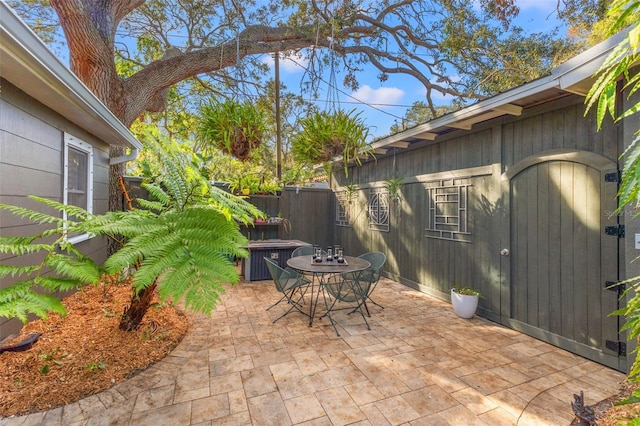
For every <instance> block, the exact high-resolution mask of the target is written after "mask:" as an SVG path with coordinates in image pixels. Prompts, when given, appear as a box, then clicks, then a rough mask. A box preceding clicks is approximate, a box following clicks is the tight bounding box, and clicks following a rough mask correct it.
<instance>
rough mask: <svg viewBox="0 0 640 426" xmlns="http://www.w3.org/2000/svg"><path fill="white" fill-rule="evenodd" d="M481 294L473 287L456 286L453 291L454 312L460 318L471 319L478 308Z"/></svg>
mask: <svg viewBox="0 0 640 426" xmlns="http://www.w3.org/2000/svg"><path fill="white" fill-rule="evenodd" d="M480 296H481V295H480V292H479V291H478V290H476V289H473V288H471V287H462V286H460V285H456V286H455V287H453V288H452V289H451V304H452V305H453V312H455V313H456V315H458V316H459V317H460V318H471V317H473V315H474V314H475V312H476V309H477V308H478V300H479V299H480Z"/></svg>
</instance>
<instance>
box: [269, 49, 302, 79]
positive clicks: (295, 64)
mask: <svg viewBox="0 0 640 426" xmlns="http://www.w3.org/2000/svg"><path fill="white" fill-rule="evenodd" d="M262 61H263V62H264V63H265V64H268V65H269V66H270V67H271V68H273V67H274V65H275V60H274V58H273V55H265V57H264V59H263V60H262ZM308 65H309V60H308V59H307V58H306V56H304V55H303V54H301V53H291V54H284V53H280V71H281V72H286V73H289V74H295V73H298V72H302V71H304V69H305V68H306V67H307V66H308Z"/></svg>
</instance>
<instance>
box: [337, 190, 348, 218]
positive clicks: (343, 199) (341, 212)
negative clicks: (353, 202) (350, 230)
mask: <svg viewBox="0 0 640 426" xmlns="http://www.w3.org/2000/svg"><path fill="white" fill-rule="evenodd" d="M336 199H337V203H336V225H337V226H349V204H348V202H349V201H348V200H347V193H346V191H342V192H338V193H337V194H336Z"/></svg>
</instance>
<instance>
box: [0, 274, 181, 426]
mask: <svg viewBox="0 0 640 426" xmlns="http://www.w3.org/2000/svg"><path fill="white" fill-rule="evenodd" d="M130 297H131V286H130V285H127V284H119V285H117V284H109V285H99V286H95V287H86V288H85V289H84V290H82V291H79V292H77V293H75V294H74V295H72V296H69V297H67V298H65V299H64V304H65V306H66V307H67V316H66V317H64V318H62V317H60V315H58V314H52V315H50V316H49V318H48V319H47V320H46V321H42V320H37V321H33V322H30V323H28V324H26V325H25V326H24V327H23V329H22V330H21V332H20V336H16V338H14V339H13V340H12V341H8V340H5V341H4V342H3V344H2V345H0V347H6V345H7V344H10V343H16V342H17V341H20V340H22V339H23V338H24V337H25V336H28V335H29V334H31V333H39V334H40V336H39V339H38V340H37V342H36V343H34V344H33V345H32V347H31V348H30V349H28V350H25V351H20V352H3V353H2V354H0V418H2V417H8V416H11V415H14V414H15V415H21V414H27V413H33V412H37V411H42V410H47V409H50V408H54V407H58V406H60V405H64V404H68V403H71V402H75V401H78V400H80V399H82V398H84V397H86V396H88V395H92V394H96V393H98V392H100V391H102V390H105V389H108V388H110V387H111V386H113V385H115V384H116V383H119V382H122V381H123V380H126V379H127V378H129V377H131V376H133V375H135V374H136V373H138V372H140V371H142V370H144V369H145V368H146V367H147V366H149V365H151V364H153V363H155V362H156V361H159V360H161V359H162V358H164V357H165V356H166V355H167V354H168V353H169V352H170V351H171V350H172V349H173V348H175V347H176V345H177V344H178V343H179V342H180V340H181V339H182V337H183V336H184V334H185V333H186V331H187V328H188V319H187V317H186V316H185V315H184V314H183V313H182V312H181V311H180V310H178V309H176V308H175V307H173V306H171V305H164V306H163V305H160V304H159V302H158V301H156V304H154V306H152V308H151V309H150V310H149V312H148V313H147V314H146V315H145V318H144V320H143V323H142V326H141V327H140V328H139V329H138V330H137V331H135V332H125V331H120V330H118V323H119V320H120V316H121V314H122V312H123V311H124V307H125V306H127V305H128V303H129V299H130Z"/></svg>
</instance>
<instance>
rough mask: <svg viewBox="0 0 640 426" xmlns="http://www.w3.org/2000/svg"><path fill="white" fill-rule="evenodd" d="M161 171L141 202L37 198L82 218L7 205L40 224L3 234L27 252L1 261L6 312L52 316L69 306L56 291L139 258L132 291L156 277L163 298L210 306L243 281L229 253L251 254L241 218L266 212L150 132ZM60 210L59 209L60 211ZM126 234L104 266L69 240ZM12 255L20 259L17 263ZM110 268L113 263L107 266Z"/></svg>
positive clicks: (4, 249)
mask: <svg viewBox="0 0 640 426" xmlns="http://www.w3.org/2000/svg"><path fill="white" fill-rule="evenodd" d="M146 145H147V147H149V148H150V149H152V150H153V155H154V156H155V157H156V159H155V160H156V163H157V164H158V165H159V167H160V169H159V175H158V176H157V178H155V179H154V180H153V181H150V182H147V183H145V184H144V186H145V187H146V188H147V189H148V190H149V193H150V194H151V195H152V196H153V198H154V200H153V201H145V200H138V201H139V202H138V204H139V205H140V208H137V209H135V210H131V211H125V212H107V213H105V214H102V215H94V216H91V215H89V213H88V212H86V211H84V210H82V209H78V208H77V207H70V206H65V205H63V204H61V203H57V202H54V201H50V200H46V199H42V198H37V197H31V198H32V199H33V200H35V201H38V202H39V203H41V204H42V205H43V206H44V208H45V209H53V210H54V211H58V212H63V211H64V212H66V213H67V216H68V217H69V216H73V217H75V218H77V219H78V220H77V221H70V220H64V219H61V217H59V216H57V215H55V214H46V213H42V212H38V211H36V210H31V209H27V208H24V207H17V206H7V205H0V208H3V209H5V210H8V211H11V212H12V213H14V214H15V215H18V216H20V217H23V218H26V219H28V220H31V221H32V222H35V223H37V224H39V225H41V226H40V227H39V229H41V231H39V232H37V233H36V234H35V235H31V236H21V237H0V254H9V255H10V256H11V257H13V258H24V259H20V260H13V259H11V258H10V259H11V261H10V262H9V261H5V262H3V264H2V265H0V278H3V277H11V278H12V279H15V281H14V282H13V284H12V285H10V286H9V287H7V288H4V289H2V290H0V316H4V317H10V318H11V317H14V318H18V319H20V320H21V321H23V322H26V321H27V318H28V315H29V314H35V315H37V316H39V317H42V318H46V316H47V315H48V313H49V312H52V311H53V312H58V313H60V314H62V315H63V314H64V313H65V308H64V305H63V304H62V303H61V301H60V300H59V299H57V298H56V297H54V296H52V295H51V294H52V293H54V292H57V291H62V290H64V291H66V290H71V289H74V288H79V287H81V286H84V285H87V284H95V283H98V282H99V281H100V278H101V276H102V275H103V273H104V272H105V271H106V272H109V273H114V274H115V273H121V272H122V271H124V270H129V269H131V268H132V267H135V269H136V272H135V275H134V277H133V286H134V290H135V291H140V290H141V289H144V288H146V287H148V286H150V285H152V284H154V283H155V282H158V289H159V294H160V296H161V298H163V300H164V299H171V300H173V301H175V302H178V301H179V300H184V303H185V306H186V307H187V308H190V309H194V310H197V311H200V312H204V313H211V311H212V310H213V309H214V308H215V306H216V303H217V301H218V300H219V299H220V294H221V293H223V292H224V288H223V285H224V284H234V283H237V282H238V280H239V276H238V273H237V272H236V268H235V267H234V265H233V263H232V260H233V258H234V257H246V256H247V255H248V253H247V250H246V249H244V248H242V247H243V246H246V245H247V244H248V242H247V239H246V238H245V237H244V236H243V235H242V234H241V233H240V230H239V226H238V223H237V221H242V222H245V223H248V222H252V221H253V219H254V218H256V217H258V216H260V215H261V212H260V211H259V210H258V209H257V208H256V207H255V206H253V205H251V204H249V203H248V202H246V201H244V200H242V199H240V198H238V197H236V196H234V195H232V194H229V193H226V192H224V191H222V190H220V189H218V188H214V187H212V186H211V185H210V184H209V182H207V180H206V179H205V178H204V177H203V176H202V175H201V174H200V173H199V172H198V170H197V169H196V168H195V167H194V166H193V163H192V161H190V160H191V159H190V158H189V157H188V156H187V154H186V153H185V151H181V150H178V151H175V152H170V151H169V150H167V149H166V148H165V147H166V146H171V143H170V141H162V140H158V139H156V138H154V137H152V136H150V135H148V140H147V141H146ZM60 216H62V214H60ZM70 231H73V232H81V233H88V234H90V235H94V236H115V235H118V236H120V237H121V238H124V245H123V247H122V248H121V249H120V251H118V252H117V253H115V254H114V255H112V256H111V257H109V259H107V261H106V262H105V264H104V267H103V266H100V265H99V264H97V263H96V262H95V261H94V260H92V259H91V258H89V257H86V256H85V255H83V254H82V253H81V252H80V251H79V250H78V248H77V247H76V246H74V245H73V244H70V243H69V242H67V241H66V240H65V235H67V232H70ZM10 263H13V265H12V264H10ZM105 268H106V269H105Z"/></svg>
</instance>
